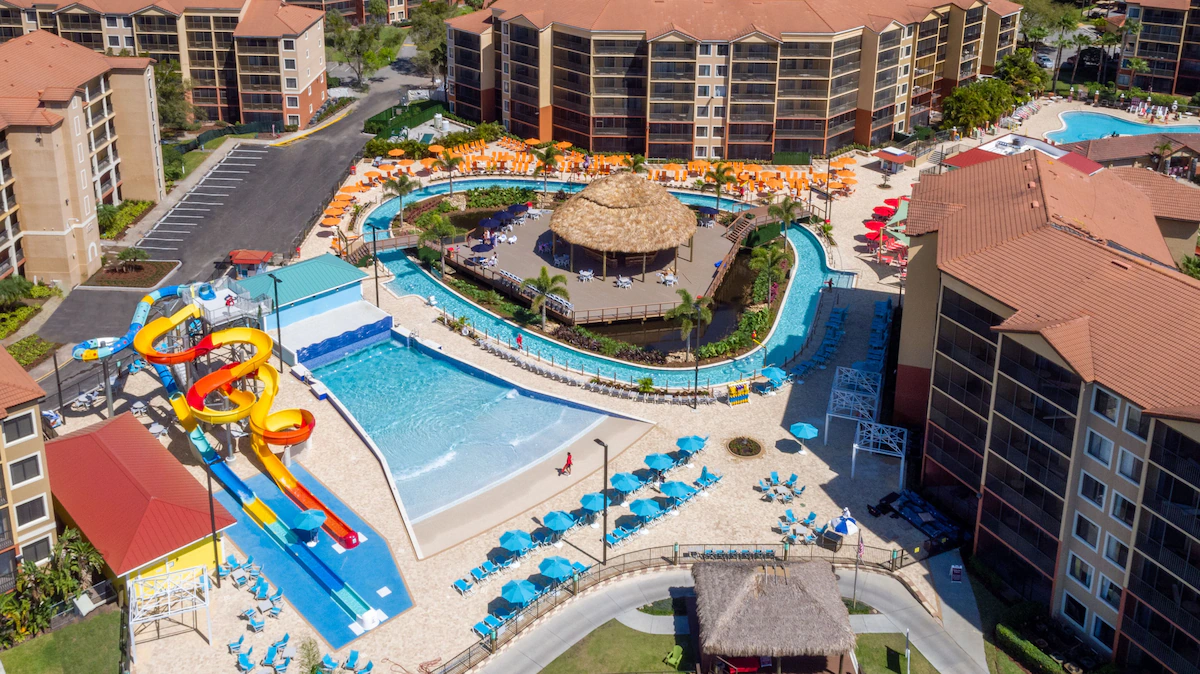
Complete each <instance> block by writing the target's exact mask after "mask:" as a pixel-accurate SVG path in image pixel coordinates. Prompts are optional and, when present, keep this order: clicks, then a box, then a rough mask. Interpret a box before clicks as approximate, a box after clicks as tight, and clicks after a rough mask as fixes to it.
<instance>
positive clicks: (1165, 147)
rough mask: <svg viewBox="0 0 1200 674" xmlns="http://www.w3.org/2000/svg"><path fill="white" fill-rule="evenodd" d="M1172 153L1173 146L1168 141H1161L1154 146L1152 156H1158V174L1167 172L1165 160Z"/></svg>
mask: <svg viewBox="0 0 1200 674" xmlns="http://www.w3.org/2000/svg"><path fill="white" fill-rule="evenodd" d="M1174 151H1175V146H1174V145H1172V144H1171V143H1170V141H1163V142H1161V143H1159V144H1158V145H1155V146H1154V154H1156V155H1158V170H1159V172H1160V173H1166V172H1167V160H1168V159H1169V158H1170V156H1171V153H1172V152H1174Z"/></svg>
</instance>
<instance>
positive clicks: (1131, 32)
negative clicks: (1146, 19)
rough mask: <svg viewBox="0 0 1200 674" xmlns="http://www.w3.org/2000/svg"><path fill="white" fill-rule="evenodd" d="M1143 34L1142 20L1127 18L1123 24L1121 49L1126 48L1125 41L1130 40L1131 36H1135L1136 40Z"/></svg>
mask: <svg viewBox="0 0 1200 674" xmlns="http://www.w3.org/2000/svg"><path fill="white" fill-rule="evenodd" d="M1141 34H1142V22H1141V21H1138V20H1137V19H1134V20H1132V21H1129V20H1127V21H1126V22H1125V23H1123V24H1121V49H1122V50H1124V49H1125V41H1126V40H1128V39H1129V38H1130V37H1133V39H1134V41H1136V40H1137V36H1138V35H1141Z"/></svg>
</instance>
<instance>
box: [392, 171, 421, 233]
mask: <svg viewBox="0 0 1200 674" xmlns="http://www.w3.org/2000/svg"><path fill="white" fill-rule="evenodd" d="M419 186H420V183H418V182H417V181H415V180H413V179H412V178H409V177H408V176H405V175H398V176H396V177H395V178H391V179H389V180H385V181H384V183H383V193H384V194H390V195H392V196H395V197H400V208H399V209H398V210H397V211H396V215H397V217H399V218H400V227H401V228H403V227H404V197H405V196H407V195H408V194H409V193H410V192H412V191H413V190H415V189H417V187H419Z"/></svg>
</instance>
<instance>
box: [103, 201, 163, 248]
mask: <svg viewBox="0 0 1200 674" xmlns="http://www.w3.org/2000/svg"><path fill="white" fill-rule="evenodd" d="M153 207H154V202H153V201H137V200H136V199H127V200H125V201H123V202H121V205H120V206H118V207H117V211H116V213H115V214H113V215H112V217H110V218H108V219H107V220H106V222H105V223H104V226H103V227H102V231H101V232H100V238H102V239H115V238H117V237H118V236H120V235H121V233H122V232H124V231H125V229H126V228H128V227H129V225H132V224H133V222H134V220H137V219H138V218H139V217H141V215H142V214H143V213H145V212H146V211H148V210H150V209H151V208H153Z"/></svg>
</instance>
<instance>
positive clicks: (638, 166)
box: [621, 154, 646, 173]
mask: <svg viewBox="0 0 1200 674" xmlns="http://www.w3.org/2000/svg"><path fill="white" fill-rule="evenodd" d="M621 163H622V164H624V165H625V168H627V169H629V172H630V173H645V172H646V158H645V157H644V156H642V155H640V154H635V155H633V156H630V157H626V158H624V159H622V160H621Z"/></svg>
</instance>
